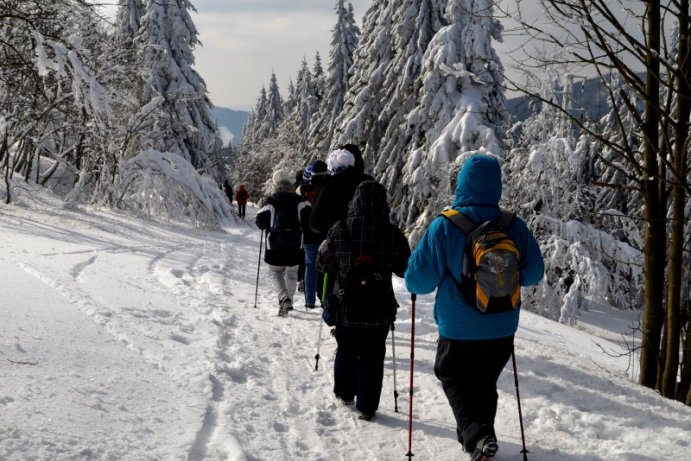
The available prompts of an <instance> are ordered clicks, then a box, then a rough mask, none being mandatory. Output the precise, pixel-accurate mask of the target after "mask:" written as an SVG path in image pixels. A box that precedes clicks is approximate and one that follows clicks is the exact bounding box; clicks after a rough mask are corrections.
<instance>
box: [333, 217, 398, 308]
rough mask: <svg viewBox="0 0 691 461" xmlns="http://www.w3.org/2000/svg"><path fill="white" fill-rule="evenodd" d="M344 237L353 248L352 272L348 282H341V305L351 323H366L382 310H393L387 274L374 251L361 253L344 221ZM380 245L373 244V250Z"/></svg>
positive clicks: (347, 278)
mask: <svg viewBox="0 0 691 461" xmlns="http://www.w3.org/2000/svg"><path fill="white" fill-rule="evenodd" d="M341 228H342V229H343V238H344V240H345V241H346V243H347V245H348V247H349V248H350V258H351V260H350V269H349V270H348V274H347V275H346V277H345V280H340V279H339V288H340V289H339V291H338V294H339V295H340V304H341V305H342V306H344V307H346V308H347V310H348V320H350V321H367V320H368V319H370V318H371V317H376V316H377V315H378V313H379V310H382V309H385V308H387V307H391V306H390V304H391V300H390V296H388V294H389V287H388V283H387V280H386V279H385V276H386V274H385V273H384V272H383V271H382V268H381V266H380V265H379V263H378V262H377V261H376V259H375V257H374V255H373V254H371V253H372V252H368V251H363V252H358V251H357V250H356V249H355V245H354V243H353V239H352V236H351V235H350V231H349V230H348V226H347V225H346V223H345V221H341ZM377 247H379V245H377V244H376V242H375V244H374V248H377Z"/></svg>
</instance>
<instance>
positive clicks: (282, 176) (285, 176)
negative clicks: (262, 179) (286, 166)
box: [271, 170, 290, 186]
mask: <svg viewBox="0 0 691 461" xmlns="http://www.w3.org/2000/svg"><path fill="white" fill-rule="evenodd" d="M271 180H272V181H273V183H274V185H276V186H277V185H278V184H279V183H281V182H283V181H285V182H288V183H290V173H288V172H287V171H286V170H276V172H274V175H273V178H271Z"/></svg>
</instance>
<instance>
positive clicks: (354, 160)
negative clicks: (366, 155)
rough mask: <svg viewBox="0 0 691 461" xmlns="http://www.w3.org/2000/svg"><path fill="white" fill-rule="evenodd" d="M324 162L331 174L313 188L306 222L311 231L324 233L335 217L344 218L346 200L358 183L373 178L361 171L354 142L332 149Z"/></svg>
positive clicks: (362, 164)
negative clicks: (313, 197) (313, 196)
mask: <svg viewBox="0 0 691 461" xmlns="http://www.w3.org/2000/svg"><path fill="white" fill-rule="evenodd" d="M326 165H327V168H328V170H329V173H330V176H329V177H328V178H327V179H325V180H324V181H322V182H321V183H320V184H319V185H317V187H316V188H315V200H314V205H313V207H312V215H311V216H310V223H309V224H310V227H311V228H312V230H313V231H315V232H318V233H322V234H326V232H327V231H328V230H329V228H331V226H333V225H334V223H335V222H336V221H339V220H341V219H345V217H346V215H347V214H348V203H349V202H350V200H351V199H352V198H353V194H354V193H355V189H356V188H357V186H358V184H360V183H361V182H363V181H366V180H372V179H373V178H372V177H371V176H369V175H366V174H365V173H364V169H365V163H364V161H363V160H362V153H360V149H358V147H357V146H355V145H353V144H346V145H344V146H341V147H339V148H338V149H336V150H334V151H333V152H331V153H330V154H329V155H328V157H327V159H326Z"/></svg>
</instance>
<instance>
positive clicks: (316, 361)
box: [314, 273, 329, 371]
mask: <svg viewBox="0 0 691 461" xmlns="http://www.w3.org/2000/svg"><path fill="white" fill-rule="evenodd" d="M328 278H329V274H328V273H324V284H323V286H322V299H321V302H322V307H323V308H326V287H327V283H328V282H327V280H328ZM323 324H324V321H323V320H320V321H319V339H318V340H317V355H315V356H314V371H319V347H320V346H321V343H322V326H323Z"/></svg>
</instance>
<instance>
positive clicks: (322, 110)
mask: <svg viewBox="0 0 691 461" xmlns="http://www.w3.org/2000/svg"><path fill="white" fill-rule="evenodd" d="M335 10H336V17H337V19H336V25H335V26H334V28H333V35H332V39H331V50H330V53H329V67H328V73H327V76H326V82H325V84H324V85H323V87H324V93H323V98H322V100H321V103H320V105H319V109H318V113H317V114H316V115H315V117H314V122H313V123H312V126H311V128H310V134H309V136H310V140H309V145H310V151H311V152H312V154H313V156H315V155H316V156H324V155H326V153H327V151H328V150H329V148H330V147H331V140H332V135H333V132H334V124H335V121H336V118H337V117H338V115H339V114H340V113H341V110H343V101H344V99H345V95H346V94H347V92H348V79H349V73H348V72H349V71H350V68H351V66H352V64H353V53H354V52H355V49H356V47H357V43H358V34H359V32H360V31H359V29H358V27H357V25H356V24H355V18H354V15H353V5H352V4H351V3H350V2H348V4H347V6H346V3H345V1H344V0H337V1H336V8H335Z"/></svg>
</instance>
